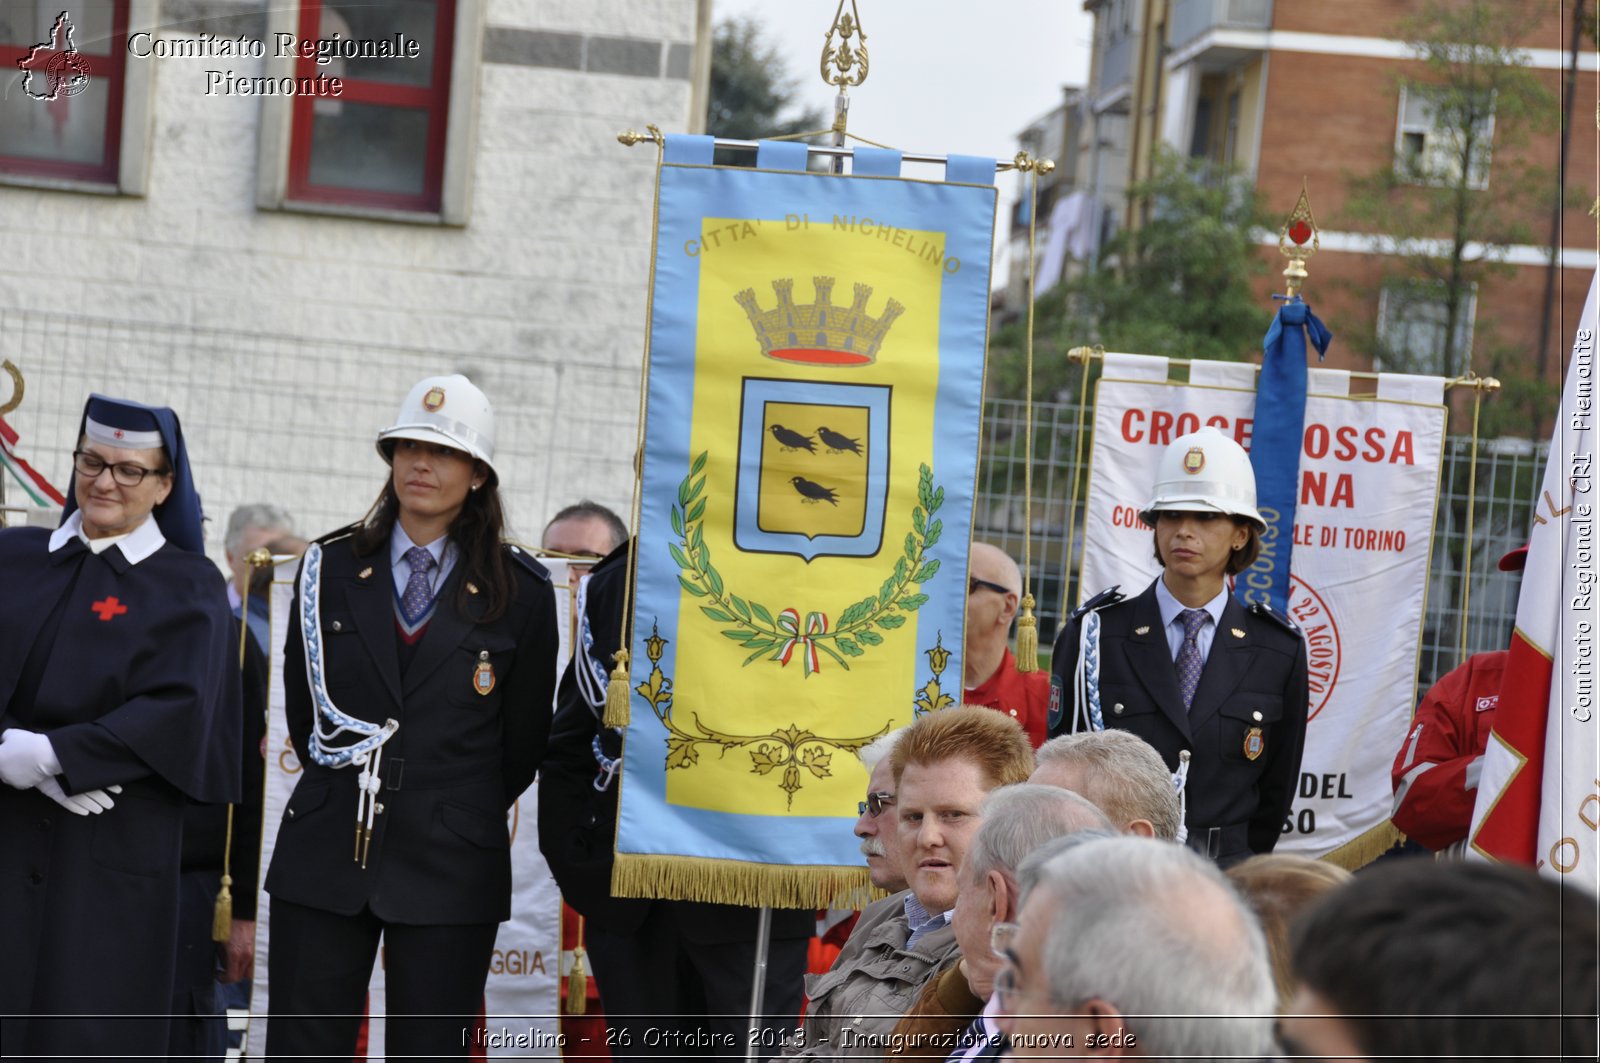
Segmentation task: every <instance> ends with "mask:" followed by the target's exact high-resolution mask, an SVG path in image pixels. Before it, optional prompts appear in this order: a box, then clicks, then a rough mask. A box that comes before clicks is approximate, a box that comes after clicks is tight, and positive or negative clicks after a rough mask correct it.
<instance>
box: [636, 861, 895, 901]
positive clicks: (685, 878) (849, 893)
mask: <svg viewBox="0 0 1600 1063" xmlns="http://www.w3.org/2000/svg"><path fill="white" fill-rule="evenodd" d="M611 895H612V896H613V897H648V898H663V899H665V898H670V899H672V900H679V901H711V902H714V903H719V904H742V905H744V906H746V907H749V908H863V907H865V906H866V905H867V904H868V903H870V902H872V901H873V900H876V899H877V898H878V897H883V896H887V895H886V894H884V893H881V892H880V891H877V890H874V889H873V888H872V882H871V880H870V879H869V878H868V877H867V869H866V868H864V867H834V866H831V865H824V864H794V865H782V864H747V863H743V862H741V861H738V860H714V859H711V858H710V857H700V856H663V855H657V854H644V853H618V854H617V856H616V862H615V863H614V864H613V865H612V870H611Z"/></svg>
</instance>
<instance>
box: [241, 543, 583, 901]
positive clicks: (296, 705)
mask: <svg viewBox="0 0 1600 1063" xmlns="http://www.w3.org/2000/svg"><path fill="white" fill-rule="evenodd" d="M322 542H323V543H324V546H323V564H322V580H321V584H322V601H321V624H322V653H323V661H324V669H325V676H326V680H327V686H328V695H329V697H330V698H331V699H332V701H333V703H334V705H335V706H336V707H337V708H338V709H339V710H340V711H341V712H343V713H345V714H346V715H348V716H354V717H357V718H359V719H362V720H369V721H372V722H374V723H382V722H384V721H385V720H387V719H394V720H397V721H399V724H400V727H399V730H398V731H397V732H396V733H395V735H394V737H393V738H391V739H390V740H389V742H388V743H387V744H386V745H384V747H383V755H382V761H381V772H380V774H381V776H382V779H383V788H382V790H381V791H379V793H378V795H377V801H378V803H379V804H380V805H382V811H381V812H380V813H378V814H377V815H376V816H375V817H374V820H373V828H372V841H371V847H370V850H369V852H368V855H367V864H366V867H365V868H363V867H362V866H361V864H360V862H358V861H357V860H356V859H355V858H354V853H355V817H356V806H357V782H356V780H357V778H358V776H359V774H360V772H361V769H360V768H359V767H356V766H350V767H345V768H339V769H332V768H325V767H322V766H320V765H318V764H317V763H316V762H315V761H314V760H313V759H312V757H311V749H310V736H311V729H312V723H313V720H312V701H311V691H310V688H309V686H308V680H307V677H306V666H305V641H304V639H303V637H302V633H301V629H300V621H299V597H298V594H297V595H296V599H295V609H294V618H295V619H294V620H293V621H292V622H291V624H290V626H289V629H288V633H287V641H286V644H285V647H284V667H283V676H284V705H285V715H286V717H287V722H288V726H289V737H290V739H291V741H292V742H293V743H294V748H295V753H296V754H297V755H298V756H299V758H300V763H301V764H302V765H303V766H304V769H305V773H304V774H303V775H302V776H301V778H300V781H299V783H298V784H296V786H295V789H294V793H293V794H292V795H291V796H290V798H289V803H288V807H287V808H285V810H284V814H283V823H282V826H281V828H280V830H279V833H278V840H277V845H276V847H275V849H274V851H273V857H272V866H271V868H270V869H269V870H268V872H267V881H266V889H267V892H268V893H270V894H272V896H273V897H275V898H278V899H281V900H286V901H291V902H293V903H295V904H301V905H306V906H308V907H312V908H319V909H322V910H324V911H329V912H335V913H338V914H341V915H354V914H356V913H358V912H360V911H361V910H362V908H363V906H368V905H370V906H371V909H372V912H373V914H374V915H376V916H377V917H378V918H379V919H382V920H384V921H386V922H393V923H402V924H411V925H460V924H470V923H494V922H500V921H503V920H505V919H507V918H509V917H510V914H511V852H510V834H509V831H508V829H507V825H506V811H507V809H508V808H509V807H510V806H511V804H512V802H514V801H515V800H516V798H517V797H518V795H520V794H521V793H522V791H523V790H525V789H527V787H528V785H529V784H530V783H531V782H532V781H533V777H534V773H535V772H536V771H537V770H538V766H539V762H540V760H542V759H543V757H544V752H545V745H546V742H547V741H548V738H549V731H550V703H551V699H552V697H553V695H554V692H555V691H554V686H555V674H556V673H555V668H556V652H557V645H558V642H557V632H556V626H555V625H556V618H555V595H554V592H553V591H552V589H551V587H550V579H549V575H548V573H546V572H545V570H544V567H543V566H542V565H540V564H539V563H538V562H536V561H534V560H533V559H532V558H530V557H528V556H527V554H526V553H524V552H523V551H522V550H521V549H520V548H518V547H515V546H509V545H508V546H506V547H505V549H506V550H507V551H508V553H509V557H508V560H511V561H512V562H513V564H511V565H510V570H511V571H512V573H513V574H514V578H515V581H516V585H515V597H514V598H513V600H512V601H511V603H510V605H509V606H508V607H507V609H506V611H505V612H504V613H503V614H502V615H501V616H500V617H499V619H497V620H494V621H492V622H490V623H477V622H475V621H476V620H477V618H478V617H479V616H481V615H482V612H483V605H482V604H481V603H482V600H483V596H482V595H478V596H473V595H470V594H469V596H468V598H469V605H468V607H467V610H466V611H465V612H462V611H461V610H459V609H458V608H457V604H456V601H457V589H458V587H459V586H460V585H461V583H462V581H463V580H465V579H467V576H466V574H465V572H464V568H465V566H464V565H463V564H461V563H457V564H456V566H455V567H454V568H453V569H452V570H451V572H450V575H449V577H448V578H446V579H445V581H444V583H443V584H442V585H441V586H440V587H439V589H438V592H437V600H438V606H437V608H436V609H435V611H434V614H433V618H432V619H431V620H430V621H429V623H428V627H427V630H426V631H425V632H424V633H423V635H422V638H421V640H420V641H419V642H418V644H417V646H416V648H415V656H414V658H413V659H412V661H411V665H410V667H409V668H408V669H407V670H405V672H404V673H402V671H401V667H400V651H399V647H398V636H397V634H396V626H395V611H394V610H395V606H394V602H395V587H394V579H393V576H392V574H391V566H390V561H389V547H388V544H387V542H385V543H384V544H383V545H382V546H380V547H379V548H378V549H377V550H376V551H375V552H373V553H371V554H368V555H365V556H362V555H358V554H357V553H356V551H355V546H354V538H353V537H352V536H351V534H350V529H346V530H345V532H343V533H335V534H334V535H332V536H329V537H327V538H326V539H324V540H322ZM480 662H483V663H487V664H488V665H489V666H490V667H491V668H492V669H493V676H494V683H493V687H492V689H490V690H489V691H488V693H480V686H479V684H478V682H477V681H476V675H477V671H478V665H479V664H480ZM324 729H325V730H326V729H327V728H326V726H325V727H324Z"/></svg>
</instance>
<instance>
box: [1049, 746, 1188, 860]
mask: <svg viewBox="0 0 1600 1063" xmlns="http://www.w3.org/2000/svg"><path fill="white" fill-rule="evenodd" d="M1034 756H1035V759H1036V760H1037V762H1038V766H1037V767H1036V768H1034V769H1033V774H1032V775H1030V776H1028V781H1029V782H1032V783H1042V784H1043V785H1045V786H1059V787H1061V788H1063V789H1066V790H1071V791H1073V792H1074V793H1078V794H1082V795H1083V796H1084V797H1086V798H1088V799H1089V800H1090V801H1091V802H1093V803H1094V805H1095V807H1097V808H1099V809H1100V811H1102V812H1104V813H1105V814H1106V815H1107V816H1108V817H1110V819H1111V822H1112V824H1113V825H1114V826H1115V827H1116V829H1117V830H1119V831H1122V832H1123V833H1126V834H1137V835H1140V836H1142V837H1145V838H1159V839H1161V840H1162V841H1175V840H1176V839H1177V837H1178V826H1179V824H1180V823H1181V822H1182V816H1181V815H1180V813H1179V809H1178V793H1177V790H1176V788H1175V787H1174V786H1173V783H1172V773H1171V772H1170V771H1168V770H1167V765H1166V763H1165V762H1164V761H1163V760H1162V759H1161V754H1160V753H1157V752H1156V751H1155V747H1153V746H1151V745H1150V743H1148V742H1146V741H1145V740H1144V739H1142V738H1140V737H1139V736H1138V735H1136V734H1134V733H1133V732H1132V731H1117V730H1106V731H1083V732H1080V733H1078V734H1067V735H1060V736H1058V737H1056V738H1052V739H1050V741H1048V742H1046V743H1045V744H1044V745H1042V746H1040V747H1039V750H1038V752H1037V753H1036V754H1034Z"/></svg>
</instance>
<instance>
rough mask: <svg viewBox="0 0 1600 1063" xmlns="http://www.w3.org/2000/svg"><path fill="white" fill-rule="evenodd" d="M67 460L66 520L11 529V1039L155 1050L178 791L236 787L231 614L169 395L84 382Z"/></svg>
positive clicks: (4, 810) (3, 561) (107, 1050)
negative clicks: (102, 389) (109, 392)
mask: <svg viewBox="0 0 1600 1063" xmlns="http://www.w3.org/2000/svg"><path fill="white" fill-rule="evenodd" d="M73 469H74V472H75V475H74V476H73V479H72V494H71V496H70V497H69V498H68V501H67V505H66V513H65V517H64V519H63V520H62V523H61V527H59V528H57V529H56V530H55V531H54V532H47V531H45V530H44V529H42V528H13V529H8V530H5V531H0V588H4V596H5V608H4V609H3V610H0V647H3V651H0V781H3V782H4V785H0V850H3V851H4V852H5V854H6V856H5V859H4V861H3V863H4V866H5V874H4V875H3V876H0V942H4V946H3V948H4V953H5V959H4V962H0V1014H3V1015H6V1016H8V1017H7V1018H6V1019H5V1020H4V1022H5V1034H4V1038H5V1049H6V1050H7V1051H11V1052H15V1053H17V1054H19V1055H30V1056H31V1055H41V1056H71V1057H75V1058H76V1057H87V1056H108V1057H115V1058H119V1059H123V1058H131V1057H136V1056H164V1055H165V1054H166V1050H167V1033H168V1019H167V1017H166V1012H167V1011H168V1009H169V1006H170V1003H171V997H170V994H171V991H172V985H173V968H174V962H175V957H176V940H177V918H178V896H179V888H178V883H179V860H180V847H181V841H182V833H183V812H184V804H185V801H186V800H188V801H197V802H202V803H226V802H233V801H238V800H239V776H240V765H241V753H242V748H241V741H240V730H241V726H242V717H243V713H242V710H241V708H240V696H241V692H240V679H239V671H238V652H239V651H238V643H239V628H238V626H237V624H236V622H235V621H234V619H233V617H232V616H231V615H230V614H229V611H228V599H227V595H226V592H225V591H224V589H223V581H222V576H221V574H220V573H219V572H218V571H217V568H216V566H215V565H213V564H212V563H211V562H210V561H208V560H207V559H206V557H205V554H204V548H203V545H202V534H201V516H200V499H199V496H198V495H197V494H196V493H195V490H194V480H193V477H192V475H191V473H190V470H189V461H188V454H187V452H186V449H185V447H184V442H183V435H182V432H181V430H180V429H179V426H178V419H177V416H176V415H175V414H174V413H173V412H172V411H171V410H169V409H165V408H159V407H149V406H143V405H140V404H138V403H132V402H124V401H120V400H115V399H107V398H104V397H102V396H99V395H94V396H91V397H90V399H89V402H88V404H87V405H86V407H85V410H84V418H83V422H82V427H81V429H80V432H79V442H78V449H77V450H76V451H75V452H74V454H73ZM52 1016H54V1018H52ZM112 1016H115V1017H114V1018H113V1017H112Z"/></svg>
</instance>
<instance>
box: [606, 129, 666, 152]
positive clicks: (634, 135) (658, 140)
mask: <svg viewBox="0 0 1600 1063" xmlns="http://www.w3.org/2000/svg"><path fill="white" fill-rule="evenodd" d="M645 129H646V130H647V132H644V133H638V132H635V131H634V130H632V129H627V130H624V131H623V132H621V133H618V134H617V143H619V144H621V145H623V146H624V147H629V148H631V147H633V146H634V145H635V144H638V143H640V142H642V141H646V140H648V141H650V142H651V143H652V144H654V145H655V146H656V147H658V148H659V147H662V146H663V145H665V144H666V142H667V138H666V137H665V136H663V135H662V133H661V130H660V128H659V127H657V126H653V125H647V126H645Z"/></svg>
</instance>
